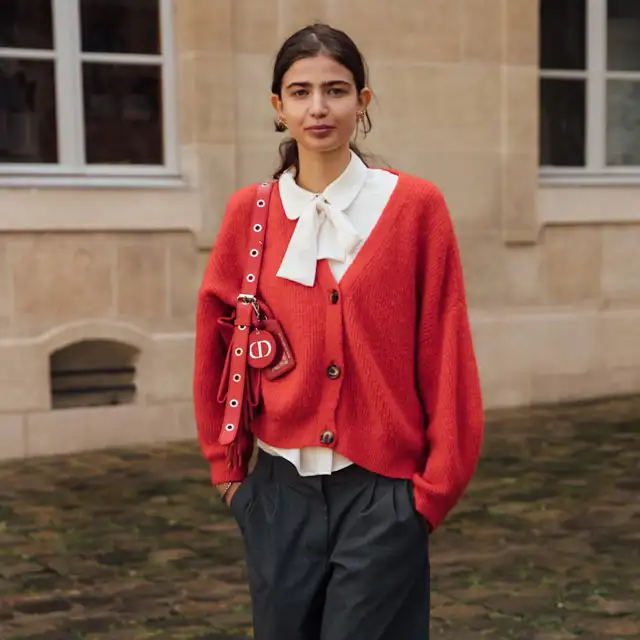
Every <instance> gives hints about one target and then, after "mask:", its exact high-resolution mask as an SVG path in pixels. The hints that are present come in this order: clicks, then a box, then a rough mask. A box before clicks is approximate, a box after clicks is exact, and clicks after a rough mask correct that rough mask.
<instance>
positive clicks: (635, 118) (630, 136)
mask: <svg viewBox="0 0 640 640" xmlns="http://www.w3.org/2000/svg"><path fill="white" fill-rule="evenodd" d="M607 164H608V165H610V166H624V167H637V166H640V82H637V81H633V80H610V81H609V82H608V84H607Z"/></svg>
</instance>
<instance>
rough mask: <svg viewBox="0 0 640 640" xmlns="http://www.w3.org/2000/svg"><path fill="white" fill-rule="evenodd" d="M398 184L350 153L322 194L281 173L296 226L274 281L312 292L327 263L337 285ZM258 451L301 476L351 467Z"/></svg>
mask: <svg viewBox="0 0 640 640" xmlns="http://www.w3.org/2000/svg"><path fill="white" fill-rule="evenodd" d="M397 182H398V177H397V176H396V175H394V174H393V173H390V172H388V171H383V170H380V169H369V168H368V167H367V166H366V165H365V164H364V163H363V162H362V160H360V158H358V156H356V155H355V154H354V153H352V154H351V161H350V163H349V166H348V167H347V168H346V169H345V171H344V173H343V174H342V175H341V176H340V177H339V178H338V179H337V180H336V181H335V182H332V183H331V184H330V185H329V186H328V187H327V188H326V189H325V190H324V191H323V192H322V193H320V194H315V193H311V192H310V191H306V190H305V189H303V188H302V187H299V186H298V185H297V184H296V181H295V177H294V175H293V173H292V172H291V171H287V172H286V173H284V174H283V175H282V176H281V177H280V181H279V186H280V197H281V199H282V204H283V207H284V211H285V214H286V216H287V218H289V219H290V220H298V222H297V224H296V228H295V230H294V232H293V236H292V237H291V240H290V242H289V246H288V247H287V251H286V253H285V255H284V258H283V260H282V264H281V265H280V269H279V270H278V274H277V275H278V277H280V278H286V279H287V280H292V281H294V282H298V283H299V284H302V285H304V286H307V287H313V286H314V284H315V278H316V265H317V262H318V260H323V259H327V260H328V263H329V266H330V268H331V271H332V273H333V276H334V278H335V279H336V282H338V283H339V282H340V280H341V278H342V276H343V275H344V274H345V273H346V271H347V269H348V268H349V265H350V264H351V263H352V262H353V260H354V258H355V257H356V255H357V254H358V251H359V250H360V247H361V246H362V244H363V243H364V241H365V240H366V239H367V238H368V237H369V234H370V233H371V231H372V230H373V228H374V227H375V226H376V224H377V222H378V220H379V218H380V215H381V214H382V212H383V210H384V208H385V207H386V205H387V203H388V202H389V198H390V197H391V194H392V193H393V190H394V189H395V187H396V184H397ZM258 446H259V447H260V448H261V449H263V450H264V451H266V452H267V453H270V454H271V455H277V456H281V457H283V458H286V459H287V460H289V462H291V463H292V464H293V465H294V466H295V467H296V468H297V470H298V473H299V474H300V475H301V476H315V475H328V474H331V473H332V472H334V471H339V470H340V469H344V468H345V467H348V466H349V465H351V464H352V462H351V461H350V460H348V459H347V458H345V457H344V456H342V455H340V454H339V453H335V452H334V451H333V450H332V449H326V448H324V447H304V448H302V449H280V448H276V447H271V446H269V445H267V444H266V443H264V442H261V441H258Z"/></svg>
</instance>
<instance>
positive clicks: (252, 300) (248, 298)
mask: <svg viewBox="0 0 640 640" xmlns="http://www.w3.org/2000/svg"><path fill="white" fill-rule="evenodd" d="M238 301H239V302H242V304H250V305H251V306H252V307H253V312H254V313H255V314H256V318H257V319H258V320H262V318H263V316H264V314H263V313H262V311H260V305H259V304H258V300H257V299H256V297H255V296H252V295H248V294H246V293H241V294H240V295H239V296H238Z"/></svg>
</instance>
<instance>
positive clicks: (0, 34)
mask: <svg viewBox="0 0 640 640" xmlns="http://www.w3.org/2000/svg"><path fill="white" fill-rule="evenodd" d="M0 47H8V48H11V49H53V23H52V19H51V0H0Z"/></svg>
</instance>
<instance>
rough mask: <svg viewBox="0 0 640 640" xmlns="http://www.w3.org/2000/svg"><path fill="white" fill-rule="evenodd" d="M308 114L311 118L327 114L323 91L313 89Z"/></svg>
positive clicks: (322, 116)
mask: <svg viewBox="0 0 640 640" xmlns="http://www.w3.org/2000/svg"><path fill="white" fill-rule="evenodd" d="M309 114H310V115H311V116H312V117H313V118H318V119H320V118H324V117H325V116H326V115H327V101H326V97H325V95H324V92H323V91H314V92H313V94H312V96H311V107H310V109H309Z"/></svg>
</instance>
